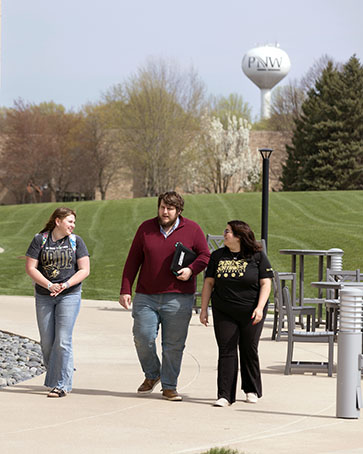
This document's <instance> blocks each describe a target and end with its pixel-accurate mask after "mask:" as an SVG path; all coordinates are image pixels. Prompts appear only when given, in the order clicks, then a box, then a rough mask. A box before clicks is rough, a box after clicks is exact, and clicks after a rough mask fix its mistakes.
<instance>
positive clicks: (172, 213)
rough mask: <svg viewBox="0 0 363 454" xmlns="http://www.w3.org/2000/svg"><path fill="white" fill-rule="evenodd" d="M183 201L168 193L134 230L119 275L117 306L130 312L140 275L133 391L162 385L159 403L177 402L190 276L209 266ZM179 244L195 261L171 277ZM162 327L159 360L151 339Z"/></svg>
mask: <svg viewBox="0 0 363 454" xmlns="http://www.w3.org/2000/svg"><path fill="white" fill-rule="evenodd" d="M183 207H184V200H183V198H182V197H181V195H180V194H178V193H176V192H174V191H171V192H166V193H164V194H161V195H160V196H159V199H158V216H157V217H155V218H153V219H149V220H147V221H145V222H143V223H142V224H141V225H140V227H139V228H138V230H137V232H136V235H135V238H134V240H133V242H132V245H131V248H130V251H129V255H128V257H127V260H126V263H125V268H124V271H123V276H122V285H121V291H120V304H121V305H122V306H123V307H124V308H126V309H129V308H130V307H131V292H132V285H133V283H134V280H135V278H136V275H137V273H138V271H140V272H139V277H138V280H137V286H136V294H135V297H134V299H133V307H132V316H133V318H134V327H133V335H134V342H135V346H136V351H137V354H138V357H139V361H140V364H141V367H142V370H143V371H144V374H145V380H144V382H143V383H142V384H141V385H140V387H139V388H138V390H137V392H138V393H141V394H149V393H151V392H152V391H153V390H154V388H155V386H156V385H157V384H158V383H159V382H160V381H161V385H162V393H163V394H162V395H163V398H165V399H168V400H173V401H177V400H182V397H181V396H180V395H179V394H178V392H177V390H176V387H177V381H178V376H179V373H180V367H181V362H182V357H183V350H184V347H185V340H186V337H187V334H188V327H189V321H190V318H191V315H192V308H193V301H194V293H195V290H196V288H195V286H196V285H195V276H196V275H197V274H198V273H200V272H201V271H202V270H203V269H204V268H205V267H206V266H207V264H208V260H209V255H210V254H209V249H208V245H207V242H206V239H205V236H204V233H203V231H202V229H201V228H200V227H199V225H198V224H197V223H195V222H193V221H191V220H189V219H186V218H184V217H183V216H181V212H182V211H183ZM178 242H180V243H182V244H183V245H184V246H186V247H188V248H189V249H192V250H193V251H194V252H195V253H196V254H197V257H196V259H195V260H194V262H193V263H192V264H190V265H189V266H188V267H186V268H182V269H181V270H180V271H179V274H178V275H177V276H176V275H174V274H173V273H172V271H171V270H170V265H171V262H172V258H173V255H174V252H175V244H176V243H178ZM160 325H161V336H162V361H161V362H160V360H159V357H158V355H157V352H156V345H155V339H156V337H157V335H158V331H159V327H160Z"/></svg>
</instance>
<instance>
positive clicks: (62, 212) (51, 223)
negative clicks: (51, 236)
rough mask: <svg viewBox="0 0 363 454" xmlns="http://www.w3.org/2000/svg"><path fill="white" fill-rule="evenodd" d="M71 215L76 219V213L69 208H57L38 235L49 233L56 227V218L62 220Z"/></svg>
mask: <svg viewBox="0 0 363 454" xmlns="http://www.w3.org/2000/svg"><path fill="white" fill-rule="evenodd" d="M71 214H73V216H74V217H76V212H75V211H73V210H71V209H70V208H66V207H59V208H57V209H56V210H55V211H53V213H52V215H51V216H50V218H49V220H48V222H47V223H46V224H45V227H44V228H43V229H42V230H41V231H40V232H39V233H43V232H51V231H52V230H53V229H54V228H55V227H56V223H55V220H56V219H57V218H58V219H64V218H66V217H67V216H69V215H71Z"/></svg>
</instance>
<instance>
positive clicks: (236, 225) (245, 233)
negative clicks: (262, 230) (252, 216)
mask: <svg viewBox="0 0 363 454" xmlns="http://www.w3.org/2000/svg"><path fill="white" fill-rule="evenodd" d="M227 224H228V225H230V226H231V229H232V232H233V235H234V236H236V237H237V238H239V241H240V245H241V252H242V253H243V255H244V256H245V257H251V256H252V255H253V254H254V253H255V252H258V251H262V245H261V244H260V243H258V242H257V241H256V238H255V234H254V233H253V231H252V229H251V227H250V226H249V225H248V224H247V223H246V222H243V221H238V220H235V221H229V222H227Z"/></svg>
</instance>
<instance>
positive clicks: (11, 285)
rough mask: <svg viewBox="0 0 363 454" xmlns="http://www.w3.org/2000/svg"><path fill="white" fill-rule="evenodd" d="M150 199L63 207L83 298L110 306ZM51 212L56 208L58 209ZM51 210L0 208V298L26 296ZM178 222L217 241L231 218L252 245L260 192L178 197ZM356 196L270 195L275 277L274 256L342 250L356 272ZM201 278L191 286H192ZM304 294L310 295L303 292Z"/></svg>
mask: <svg viewBox="0 0 363 454" xmlns="http://www.w3.org/2000/svg"><path fill="white" fill-rule="evenodd" d="M156 203H157V201H156V198H144V199H127V200H112V201H93V202H77V203H69V204H66V205H67V206H70V207H72V208H74V209H75V210H76V211H77V225H76V230H75V233H77V234H78V235H81V236H82V238H83V239H84V240H85V242H86V244H87V246H88V249H89V251H90V255H91V275H90V276H89V278H88V279H87V280H86V281H85V283H84V286H83V289H84V292H83V297H84V298H92V299H111V300H117V299H118V293H119V288H120V280H121V274H122V268H123V265H124V262H125V260H126V257H127V253H128V249H129V247H130V244H131V241H132V239H133V236H134V234H135V231H136V229H137V227H138V225H139V224H140V223H141V222H142V221H143V220H145V219H148V218H150V217H153V216H155V215H156ZM58 205H59V204H58ZM56 206H57V204H35V205H15V206H14V205H13V206H2V207H0V247H1V248H3V249H4V252H3V253H0V294H8V295H32V294H33V288H32V283H31V280H30V278H29V277H28V276H27V275H26V274H25V271H24V264H25V260H24V254H25V252H26V250H27V247H28V245H29V243H30V241H31V239H32V238H33V235H34V234H35V233H37V232H39V230H41V229H42V227H43V226H44V224H45V222H46V221H47V219H48V218H49V215H50V214H51V213H52V211H53V210H54V209H55V207H56ZM184 215H185V216H186V217H188V218H190V219H193V220H195V221H197V222H198V223H199V224H200V225H201V227H202V228H203V230H204V232H205V233H211V234H222V232H223V229H224V228H225V225H226V223H227V222H228V221H229V220H232V219H242V220H244V221H246V222H248V223H249V224H250V225H251V227H252V229H253V230H254V231H255V234H256V237H257V238H260V228H261V193H244V194H202V195H186V196H185V211H184ZM362 227H363V191H349V192H348V191H347V192H345V191H339V192H336V191H335V192H305V193H300V192H290V193H289V192H279V193H270V211H269V244H268V252H269V257H270V260H271V262H272V265H273V267H274V268H275V269H277V270H280V271H287V270H289V269H290V266H291V258H290V257H289V256H285V255H281V254H279V250H280V249H283V248H284V249H287V248H298V249H330V248H333V247H338V248H341V249H343V250H344V257H343V265H344V269H356V268H360V269H361V270H363V246H362V237H363V235H362ZM305 263H306V265H305V272H306V278H305V282H306V283H307V284H308V282H310V281H313V280H317V266H318V259H317V258H316V257H307V258H306V261H305ZM200 285H201V279H199V287H200ZM306 287H307V288H306V294H307V295H313V294H314V289H312V288H311V289H310V288H309V286H308V285H306Z"/></svg>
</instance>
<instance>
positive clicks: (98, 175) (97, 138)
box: [79, 103, 123, 200]
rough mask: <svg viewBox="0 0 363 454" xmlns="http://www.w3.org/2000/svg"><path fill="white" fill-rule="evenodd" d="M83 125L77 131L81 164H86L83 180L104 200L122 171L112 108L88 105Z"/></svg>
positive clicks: (118, 136) (110, 105)
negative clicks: (93, 186) (98, 192)
mask: <svg viewBox="0 0 363 454" xmlns="http://www.w3.org/2000/svg"><path fill="white" fill-rule="evenodd" d="M83 115H84V121H83V125H82V128H81V131H80V136H79V137H80V147H81V150H82V160H85V161H86V162H87V169H88V176H87V180H89V179H92V180H93V181H94V182H95V186H97V188H98V189H99V191H100V194H101V198H102V200H105V199H106V193H107V189H108V188H109V185H110V184H111V182H113V181H115V180H116V179H117V178H118V175H119V172H120V169H121V168H122V165H123V164H122V162H123V159H122V157H123V156H122V147H121V142H120V133H119V131H118V130H117V129H116V128H115V126H114V123H115V122H114V119H113V115H114V109H113V106H112V104H101V103H100V104H95V105H92V104H89V105H87V106H85V107H84V108H83Z"/></svg>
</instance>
